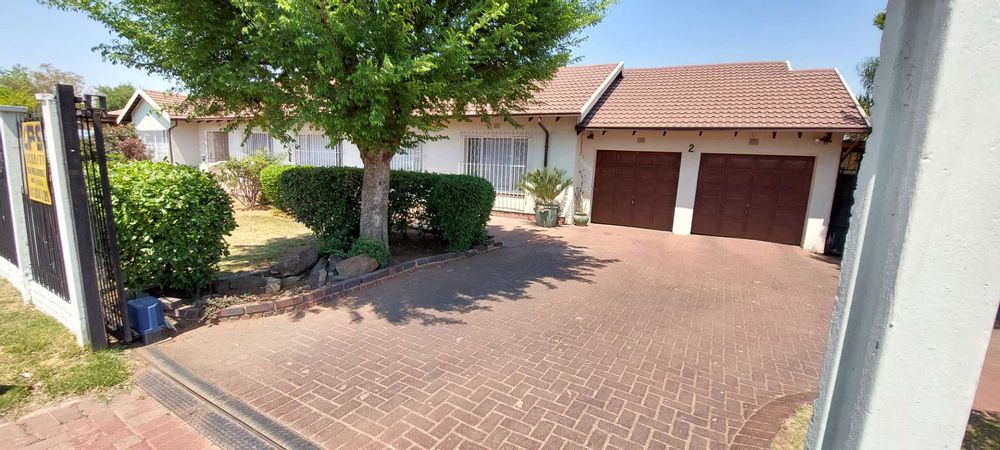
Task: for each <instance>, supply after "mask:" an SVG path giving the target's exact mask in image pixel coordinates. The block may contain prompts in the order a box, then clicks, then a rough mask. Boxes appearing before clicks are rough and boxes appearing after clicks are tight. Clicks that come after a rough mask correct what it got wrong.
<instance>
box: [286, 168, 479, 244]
mask: <svg viewBox="0 0 1000 450" xmlns="http://www.w3.org/2000/svg"><path fill="white" fill-rule="evenodd" d="M362 175H363V170H362V169H356V168H348V167H300V166H293V167H292V168H289V169H286V170H285V171H283V172H282V173H281V174H280V175H279V176H278V192H279V197H280V198H281V202H282V203H283V204H284V206H285V208H286V211H287V212H288V213H289V214H291V215H292V217H295V219H296V220H298V221H299V222H301V223H302V224H304V225H305V226H307V227H309V229H311V230H313V232H314V233H316V234H317V235H318V236H319V237H320V238H321V239H322V240H323V242H324V246H325V247H326V248H328V249H329V250H330V251H340V252H346V251H348V250H349V249H350V246H351V245H353V244H354V241H355V240H356V239H357V238H358V233H359V223H360V221H361V180H362ZM495 196H496V194H495V193H494V191H493V187H492V186H491V185H490V184H489V182H487V181H486V180H484V179H482V178H479V177H474V176H470V175H446V174H435V173H420V172H405V171H393V172H392V175H391V176H390V178H389V224H388V225H389V227H390V228H389V229H390V230H392V231H395V232H401V231H405V230H406V229H407V228H409V227H419V228H423V229H426V230H428V231H430V232H433V233H435V234H437V235H439V236H441V238H443V239H444V240H445V241H446V242H447V243H448V249H449V250H453V251H461V250H467V249H469V248H471V247H472V246H474V245H476V244H479V243H482V242H483V241H485V240H486V223H487V222H488V221H489V219H490V211H491V210H492V209H493V200H494V198H495Z"/></svg>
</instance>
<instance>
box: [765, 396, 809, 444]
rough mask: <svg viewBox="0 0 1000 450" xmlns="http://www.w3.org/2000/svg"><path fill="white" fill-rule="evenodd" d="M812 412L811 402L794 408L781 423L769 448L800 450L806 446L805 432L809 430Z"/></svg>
mask: <svg viewBox="0 0 1000 450" xmlns="http://www.w3.org/2000/svg"><path fill="white" fill-rule="evenodd" d="M812 413H813V405H812V403H811V402H810V403H806V404H803V405H800V406H799V407H798V408H796V409H795V412H794V413H793V414H792V417H789V418H788V419H787V420H785V423H783V424H781V429H780V430H778V434H777V435H775V436H774V440H772V441H771V450H802V449H803V448H804V447H805V446H806V432H807V431H809V419H810V418H812Z"/></svg>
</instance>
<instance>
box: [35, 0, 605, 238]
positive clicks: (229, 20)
mask: <svg viewBox="0 0 1000 450" xmlns="http://www.w3.org/2000/svg"><path fill="white" fill-rule="evenodd" d="M610 1H611V0H336V1H331V0H280V1H274V0H47V3H50V4H54V5H57V6H60V7H64V8H69V9H77V10H81V11H85V12H86V13H87V14H88V15H90V17H92V18H93V19H95V20H97V21H99V22H101V23H103V24H105V25H107V26H108V27H109V28H110V29H111V30H112V31H113V32H114V33H115V34H116V36H117V37H116V38H115V39H113V40H112V41H111V42H109V43H105V44H103V45H101V46H100V47H99V49H100V51H101V52H102V54H103V55H104V57H105V58H107V59H109V60H111V61H113V62H116V63H121V64H124V65H126V66H129V67H134V68H140V69H145V70H147V71H149V72H151V73H156V74H160V75H162V76H164V77H166V78H168V79H172V80H175V81H179V82H180V83H182V84H183V85H184V86H185V88H186V89H187V90H188V93H189V97H188V99H189V103H190V104H191V105H193V106H194V107H195V108H194V111H195V114H206V115H216V114H222V113H232V112H239V113H240V114H241V115H245V116H246V117H247V119H246V121H247V122H248V124H249V125H251V126H255V127H260V128H263V129H266V130H268V131H270V132H271V133H272V135H273V136H287V135H289V133H294V132H296V131H298V130H301V129H302V128H303V127H305V126H311V127H314V128H318V129H319V130H322V131H323V132H324V133H326V135H327V136H329V137H331V138H333V139H339V138H343V139H349V140H350V141H352V142H354V143H355V144H357V145H358V147H359V148H360V149H361V152H362V159H363V161H364V163H365V168H366V183H365V185H364V189H363V194H362V198H363V201H362V203H363V205H362V206H363V207H362V216H363V217H362V236H365V237H369V238H373V239H376V240H379V241H380V242H383V243H385V242H387V234H386V227H385V225H380V224H379V222H382V221H384V219H386V218H385V217H384V216H385V214H386V211H387V206H386V204H385V203H386V202H387V201H388V200H387V195H388V177H389V169H388V161H389V159H390V158H391V157H392V155H393V154H395V153H396V152H397V151H398V149H400V148H407V147H411V146H413V145H415V144H417V143H419V142H423V141H426V140H429V139H434V138H435V132H436V131H439V130H441V129H443V128H444V127H445V126H446V125H447V123H448V122H449V121H451V120H456V119H457V120H462V119H464V118H465V115H466V113H467V112H469V111H474V112H476V113H478V114H480V115H483V116H485V115H498V116H503V117H506V118H508V119H509V118H510V114H511V113H513V112H517V111H519V110H522V109H523V108H524V107H525V106H526V105H527V102H529V101H530V100H531V98H532V96H533V94H534V93H535V92H536V91H537V90H538V84H537V83H538V82H539V81H542V80H546V79H550V78H551V77H552V76H553V75H554V74H555V72H556V70H557V69H558V68H559V67H560V66H563V65H566V64H567V63H569V62H570V61H571V51H572V49H573V48H574V47H575V46H576V45H577V44H578V43H579V42H580V39H581V37H580V35H579V32H580V31H581V30H582V29H583V28H585V27H587V26H589V25H592V24H594V23H596V22H597V21H598V20H600V18H601V17H602V16H603V13H604V11H605V9H606V8H607V6H608V4H609V3H610ZM366 194H368V195H366ZM366 215H367V217H365V216H366ZM366 220H367V223H366Z"/></svg>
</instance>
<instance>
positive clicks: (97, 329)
mask: <svg viewBox="0 0 1000 450" xmlns="http://www.w3.org/2000/svg"><path fill="white" fill-rule="evenodd" d="M36 98H38V101H39V105H40V106H41V110H42V121H43V123H44V124H45V129H44V133H45V153H46V156H47V157H48V159H49V161H50V164H51V168H52V197H53V200H55V201H53V203H54V204H55V208H56V215H57V216H58V218H59V233H60V235H61V236H62V253H63V261H64V262H65V266H66V284H67V285H68V287H69V299H70V302H71V303H72V304H73V306H74V307H75V308H74V312H75V316H76V319H77V322H78V330H79V333H78V334H77V341H78V342H79V343H80V344H81V345H90V346H91V347H93V348H94V349H101V348H104V347H106V346H107V342H108V340H107V335H106V334H105V331H104V325H103V320H104V318H103V317H102V316H101V315H100V311H101V309H100V305H98V306H97V308H96V309H94V308H88V305H87V299H88V297H90V296H88V295H87V286H85V283H84V270H88V269H89V270H91V271H93V270H95V267H94V266H95V263H94V262H93V261H87V262H84V261H83V260H82V259H81V253H80V242H81V239H82V238H83V237H86V239H90V234H89V232H90V230H89V229H88V230H80V229H78V227H77V222H76V221H75V220H74V209H78V208H76V207H74V204H73V193H72V192H71V189H70V181H69V170H68V165H67V151H66V150H67V143H66V142H64V141H63V136H64V131H65V130H69V129H73V130H74V131H73V132H74V133H75V127H76V123H75V122H70V123H64V122H65V121H64V120H63V118H62V116H61V114H60V105H59V103H58V102H57V101H56V96H55V95H52V94H38V95H36ZM69 101H70V106H73V103H72V102H73V99H72V96H71V97H70V100H69ZM76 151H77V154H79V149H76ZM80 208H83V210H82V211H81V213H83V214H86V213H87V212H86V206H81V207H80ZM81 231H86V232H87V234H84V235H82V236H81V234H80V232H81ZM87 244H90V245H93V242H88V243H87ZM88 311H94V312H96V314H88Z"/></svg>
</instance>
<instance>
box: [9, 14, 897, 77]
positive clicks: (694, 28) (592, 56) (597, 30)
mask: <svg viewBox="0 0 1000 450" xmlns="http://www.w3.org/2000/svg"><path fill="white" fill-rule="evenodd" d="M3 2H4V9H5V14H4V19H3V23H4V34H5V36H4V38H5V39H4V41H5V42H4V46H3V49H2V50H0V67H9V66H12V65H14V64H23V65H26V66H28V67H31V68H36V67H37V66H38V65H39V64H42V63H51V64H53V65H55V66H56V67H58V68H60V69H63V70H70V71H73V72H76V73H78V74H80V75H83V77H84V79H85V80H86V82H87V85H88V86H91V87H93V86H97V85H100V84H109V85H115V84H118V83H125V82H131V83H133V84H135V85H136V86H138V87H144V88H150V89H160V90H163V89H168V88H171V87H174V85H173V84H172V83H170V82H169V81H167V80H165V79H163V78H161V77H158V76H155V75H149V74H146V73H145V72H143V71H139V70H135V69H130V68H128V67H123V66H117V65H113V64H111V63H109V62H105V61H103V60H102V58H101V55H100V54H99V53H97V52H95V51H93V50H92V49H93V47H95V46H96V45H98V44H100V43H103V42H108V41H110V40H111V34H110V33H109V32H108V31H107V30H106V29H105V28H104V26H103V25H101V24H98V23H97V22H94V21H92V20H90V19H89V18H87V17H86V16H85V15H83V14H82V13H78V12H66V11H60V10H56V9H51V8H48V7H45V6H42V5H40V4H38V3H37V2H35V1H34V0H3ZM884 7H885V1H881V0H836V1H829V0H686V1H674V0H618V3H616V4H615V5H613V6H612V8H611V10H610V12H609V13H608V15H607V16H606V17H605V19H604V21H602V22H601V23H599V24H597V25H596V26H594V27H592V28H589V29H587V30H585V31H584V36H585V37H586V41H584V42H583V44H581V45H580V47H579V48H578V49H577V51H576V52H575V55H576V57H577V58H579V62H578V63H579V64H599V63H608V62H619V61H624V62H625V67H626V68H629V67H633V68H635V67H657V66H674V65H685V64H711V63H725V62H743V61H785V60H787V61H789V62H791V65H792V68H793V69H814V68H826V67H836V68H838V69H840V72H841V74H842V75H843V76H844V79H845V80H846V81H847V83H848V84H849V85H850V87H851V89H853V90H854V92H858V91H859V90H860V82H859V79H858V76H857V73H856V70H855V67H856V66H857V64H858V62H860V61H861V60H863V59H864V58H867V57H869V56H875V55H877V54H878V49H879V40H880V38H881V34H880V32H879V31H878V29H876V28H875V27H874V26H872V17H873V16H874V15H875V14H876V13H877V12H879V11H881V10H882V9H884Z"/></svg>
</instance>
